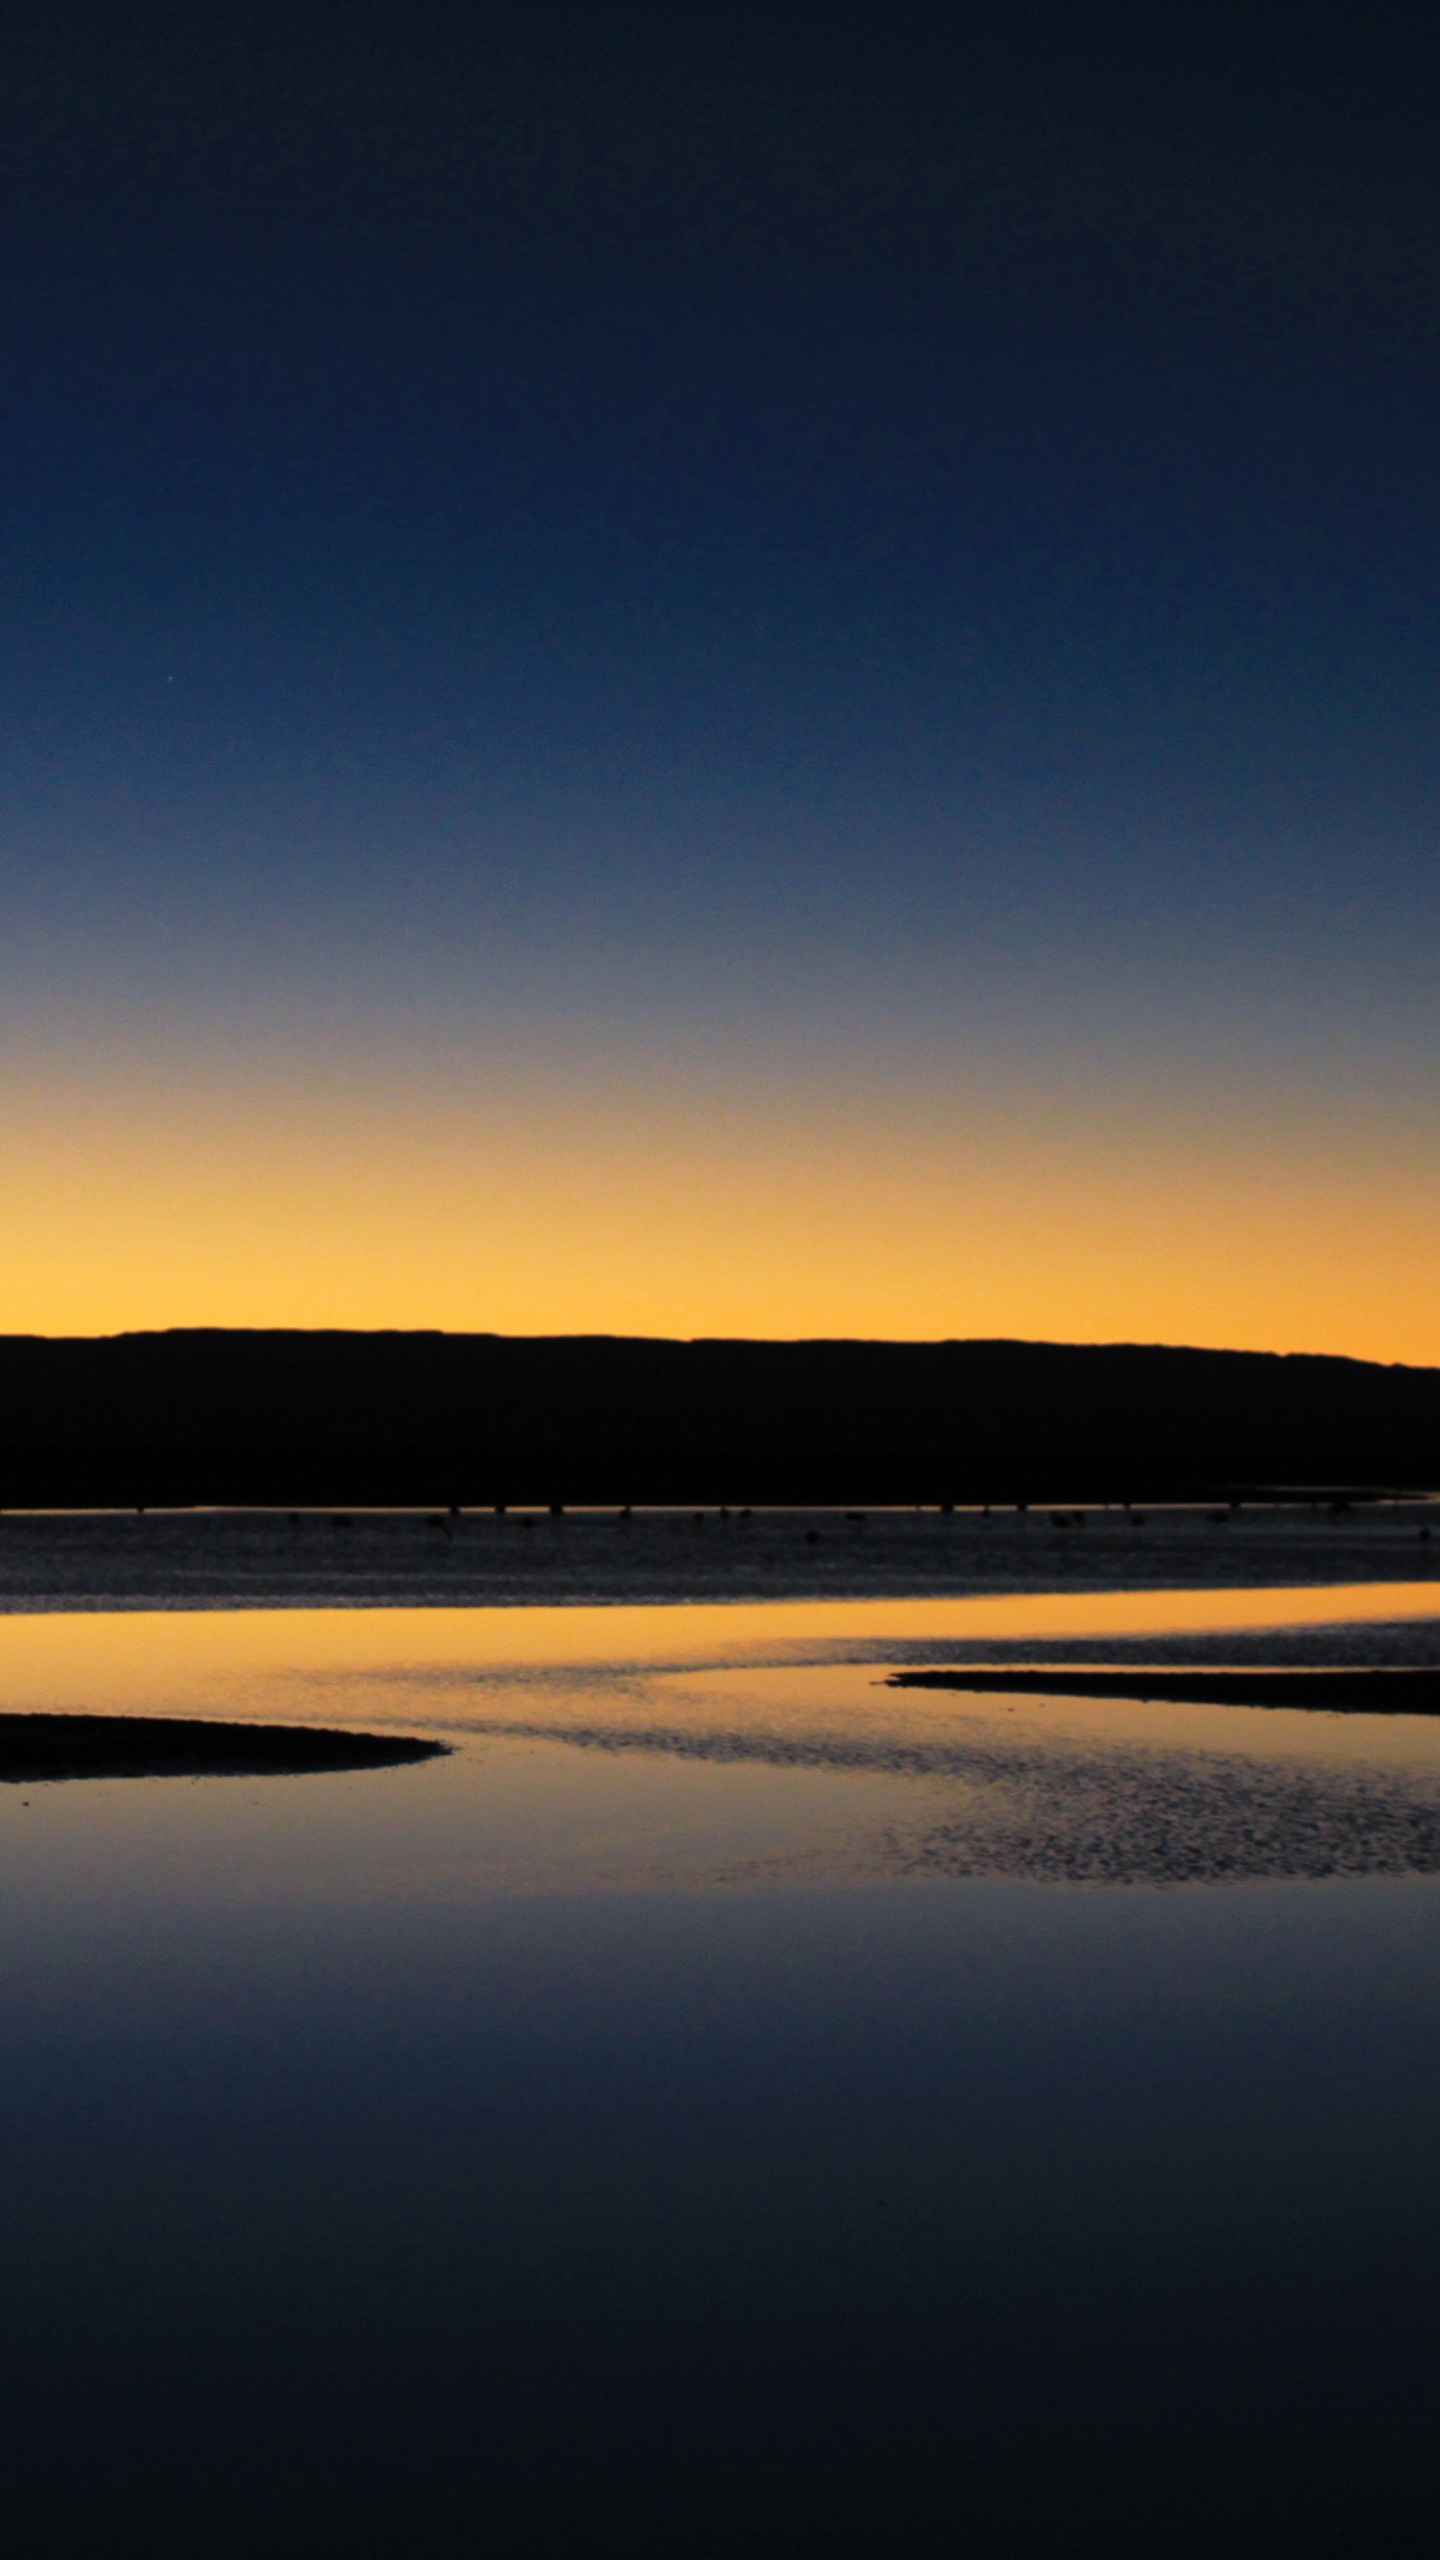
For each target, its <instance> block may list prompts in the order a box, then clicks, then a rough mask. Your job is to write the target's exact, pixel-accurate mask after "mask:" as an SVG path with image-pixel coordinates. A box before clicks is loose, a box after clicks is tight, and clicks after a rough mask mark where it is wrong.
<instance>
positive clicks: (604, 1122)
mask: <svg viewBox="0 0 1440 2560" xmlns="http://www.w3.org/2000/svg"><path fill="white" fill-rule="evenodd" d="M1159 1120H1160V1125H1157V1122H1156V1120H1152V1121H1150V1122H1149V1123H1141V1122H1139V1121H1138V1120H1136V1119H1134V1118H1133V1117H1132V1119H1131V1120H1130V1121H1129V1122H1128V1123H1127V1122H1125V1121H1122V1120H1121V1119H1120V1118H1118V1116H1115V1117H1106V1116H1105V1115H1104V1114H1103V1113H1100V1112H1097V1111H1096V1110H1094V1109H1093V1108H1091V1109H1089V1110H1088V1111H1087V1110H1086V1109H1084V1108H1082V1107H1081V1106H1080V1105H1079V1104H1077V1105H1076V1106H1075V1108H1074V1109H1073V1110H1072V1111H1071V1112H1070V1113H1069V1114H1068V1116H1061V1115H1059V1114H1057V1112H1056V1110H1055V1109H1053V1108H1050V1109H1042V1108H1040V1107H1039V1106H1038V1104H1035V1103H1033V1102H1030V1101H1026V1100H1023V1099H1022V1100H1021V1101H1019V1102H1011V1103H1009V1104H1008V1105H1004V1106H1002V1105H999V1104H995V1103H993V1102H992V1103H991V1104H989V1105H988V1106H987V1107H986V1108H985V1109H984V1110H981V1109H979V1108H969V1109H967V1107H966V1106H965V1104H964V1100H963V1097H962V1098H961V1099H960V1100H957V1101H956V1102H955V1104H954V1105H953V1107H951V1108H950V1109H949V1110H948V1111H939V1110H936V1109H934V1108H931V1109H929V1110H927V1111H921V1112H911V1113H910V1114H908V1115H907V1114H906V1112H905V1111H903V1110H902V1109H901V1108H900V1107H899V1106H898V1105H897V1103H896V1102H895V1099H894V1097H893V1096H891V1097H887V1096H885V1095H883V1094H882V1095H880V1096H879V1097H871V1098H868V1099H867V1100H866V1101H865V1102H864V1103H863V1104H862V1103H857V1102H856V1101H855V1099H854V1097H853V1095H852V1096H851V1097H850V1099H849V1100H846V1099H845V1098H844V1097H842V1098H841V1099H840V1100H839V1101H834V1100H832V1099H829V1098H827V1097H825V1096H823V1095H820V1096H818V1097H817V1093H816V1089H815V1088H814V1086H813V1085H812V1087H811V1088H810V1089H809V1091H808V1093H807V1092H806V1091H804V1090H803V1089H802V1090H801V1092H800V1093H799V1096H798V1098H795V1099H792V1100H790V1101H789V1102H787V1103H783V1104H782V1103H781V1102H778V1101H768V1102H767V1101H762V1102H761V1103H759V1104H755V1103H752V1104H751V1105H750V1106H748V1107H746V1108H744V1109H742V1108H740V1107H739V1106H738V1105H736V1104H734V1103H729V1104H722V1103H715V1102H708V1101H706V1100H705V1099H704V1098H703V1097H702V1098H700V1099H696V1098H694V1097H693V1096H689V1097H687V1096H686V1095H684V1094H683V1093H680V1094H671V1095H666V1094H663V1093H662V1094H658V1095H656V1096H646V1097H644V1098H643V1101H641V1102H637V1100H636V1098H635V1096H634V1095H633V1094H632V1095H630V1096H628V1097H626V1096H621V1097H620V1098H619V1099H617V1098H616V1097H615V1096H614V1095H613V1094H609V1095H607V1093H606V1092H605V1090H604V1089H603V1086H601V1087H598V1088H597V1089H596V1090H595V1091H593V1092H586V1091H583V1090H582V1091H580V1092H579V1093H578V1094H576V1093H573V1092H561V1091H558V1090H556V1089H554V1088H553V1087H552V1088H548V1089H547V1088H545V1087H544V1086H543V1085H540V1084H539V1083H537V1084H536V1086H535V1087H534V1089H532V1090H530V1091H528V1092H527V1091H525V1090H524V1089H523V1088H522V1086H521V1085H520V1084H519V1082H518V1080H512V1082H511V1084H510V1086H509V1088H508V1089H503V1090H502V1089H499V1088H497V1089H496V1090H495V1091H494V1093H493V1097H492V1096H490V1095H488V1094H487V1090H486V1088H485V1087H484V1086H483V1085H482V1086H480V1087H479V1088H478V1090H472V1091H471V1092H469V1093H468V1094H461V1095H460V1096H459V1098H455V1097H454V1096H452V1095H450V1094H447V1093H446V1092H445V1090H444V1089H443V1088H440V1087H437V1089H436V1090H435V1091H434V1092H430V1093H417V1092H415V1091H414V1090H412V1091H409V1092H403V1093H400V1094H393V1093H392V1094H386V1093H385V1092H383V1091H381V1090H380V1089H378V1087H377V1089H376V1090H375V1091H373V1092H372V1093H370V1094H369V1095H365V1094H363V1093H362V1094H357V1093H355V1092H354V1091H353V1090H346V1089H345V1088H344V1086H343V1082H342V1081H340V1080H337V1085H336V1087H335V1088H334V1089H333V1091H332V1093H331V1095H330V1097H329V1098H328V1099H327V1098H326V1097H325V1096H324V1095H321V1096H320V1097H319V1098H318V1099H317V1098H316V1096H315V1094H314V1093H313V1092H312V1093H311V1094H310V1095H309V1096H305V1095H302V1096H301V1097H300V1098H299V1099H295V1098H292V1097H291V1096H290V1095H288V1094H286V1093H284V1092H282V1091H279V1090H271V1091H268V1092H266V1091H257V1090H253V1089H252V1090H250V1091H248V1092H247V1093H245V1094H243V1095H236V1094H234V1093H231V1094H228V1095H226V1094H221V1095H220V1096H218V1097H217V1095H216V1093H215V1091H214V1090H213V1089H211V1090H209V1091H206V1090H205V1089H204V1088H203V1086H197V1087H195V1088H194V1089H193V1090H192V1089H189V1088H187V1089H185V1090H184V1091H182V1092H180V1093H178V1094H177V1093H176V1092H174V1091H172V1092H171V1094H170V1095H169V1096H168V1097H167V1096H165V1095H163V1094H161V1095H157V1094H156V1093H155V1092H154V1091H150V1092H141V1091H138V1090H126V1089H125V1088H124V1087H123V1086H121V1085H117V1086H114V1087H110V1088H107V1087H106V1086H104V1085H103V1083H101V1082H99V1081H98V1080H97V1081H96V1082H94V1083H91V1084H89V1085H87V1086H86V1087H85V1088H83V1089H78V1088H77V1089H74V1090H72V1091H71V1092H70V1093H69V1094H68V1095H66V1096H63V1097H58V1096H55V1095H53V1094H52V1095H50V1096H49V1097H46V1098H45V1099H44V1100H40V1099H37V1098H36V1097H35V1096H33V1095H32V1096H31V1097H30V1099H29V1100H28V1102H27V1101H26V1099H25V1097H23V1096H22V1097H21V1099H20V1102H19V1105H18V1106H17V1107H16V1108H14V1109H12V1110H11V1112H10V1114H9V1115H8V1117H7V1120H6V1123H5V1125H4V1127H3V1129H0V1197H3V1200H4V1243H3V1251H0V1331H3V1332H7V1333H26V1332H31V1333H43V1334H102V1333H115V1332H122V1331H127V1330H135V1329H144V1328H150V1327H165V1326H171V1325H205V1324H209V1325H240V1326H266V1325H294V1326H302V1327H304V1326H342V1327H351V1326H353V1327H369V1326H377V1327H378V1326H397V1327H407V1326H434V1327H439V1328H441V1329H443V1330H446V1331H452V1332H461V1331H491V1332H499V1333H531V1334H535V1333H589V1332H607V1333H627V1334H652V1335H653V1334H660V1335H670V1336H681V1337H684V1336H693V1335H705V1334H708V1335H735V1336H739V1335H748V1336H759V1337H769V1338H776V1339H785V1338H795V1337H798V1336H821V1335H830V1336H835V1335H849V1336H868V1337H875V1338H889V1339H908V1340H935V1339H937V1338H943V1337H951V1338H955V1337H965V1336H970V1337H974V1336H995V1335H1007V1336H1012V1337H1017V1338H1022V1339H1048V1340H1059V1341H1121V1340H1129V1341H1149V1342H1156V1341H1168V1342H1189V1343H1197V1344H1213V1345H1221V1346H1227V1347H1234V1348H1250V1349H1260V1350H1277V1351H1324V1352H1335V1353H1348V1354H1350V1355H1351V1356H1353V1357H1358V1358H1365V1359H1375V1360H1384V1361H1395V1360H1399V1361H1407V1362H1411V1363H1414V1364H1417V1365H1430V1364H1432V1363H1436V1362H1440V1313H1437V1304H1436V1292H1435V1279H1434V1274H1435V1270H1436V1267H1437V1262H1440V1185H1437V1184H1436V1182H1435V1180H1434V1178H1433V1170H1432V1168H1431V1166H1430V1165H1429V1164H1428V1163H1427V1162H1426V1150H1425V1147H1424V1145H1423V1143H1420V1144H1417V1143H1416V1141H1415V1138H1414V1136H1413V1135H1412V1137H1411V1140H1410V1142H1409V1145H1408V1148H1407V1145H1406V1143H1405V1142H1404V1139H1403V1136H1402V1138H1399V1139H1395V1138H1393V1137H1392V1140H1391V1142H1390V1143H1389V1144H1388V1146H1387V1147H1385V1148H1382V1147H1380V1146H1379V1145H1378V1144H1377V1143H1376V1142H1375V1141H1374V1139H1373V1135H1372V1134H1370V1133H1367V1132H1366V1131H1365V1130H1364V1128H1363V1127H1357V1128H1356V1129H1354V1130H1352V1131H1351V1132H1349V1133H1348V1135H1347V1134H1346V1133H1343V1132H1342V1133H1338V1134H1337V1133H1336V1132H1335V1131H1334V1129H1333V1128H1326V1129H1316V1128H1309V1127H1305V1126H1303V1125H1302V1126H1301V1127H1299V1128H1291V1129H1289V1130H1286V1129H1284V1128H1275V1127H1272V1128H1270V1129H1268V1130H1264V1131H1260V1132H1255V1131H1250V1132H1242V1133H1240V1135H1239V1136H1237V1134H1236V1132H1235V1131H1234V1130H1233V1129H1232V1130H1229V1131H1226V1130H1224V1129H1220V1130H1217V1129H1216V1128H1215V1127H1214V1125H1213V1124H1212V1123H1209V1122H1207V1121H1206V1120H1205V1119H1204V1117H1203V1116H1202V1115H1201V1114H1200V1113H1199V1112H1197V1113H1196V1114H1195V1115H1193V1116H1192V1117H1191V1118H1190V1119H1188V1120H1186V1119H1185V1118H1184V1117H1182V1116H1181V1115H1180V1114H1179V1113H1178V1112H1173V1111H1172V1112H1170V1113H1169V1114H1165V1113H1163V1112H1162V1113H1161V1114H1160V1115H1159Z"/></svg>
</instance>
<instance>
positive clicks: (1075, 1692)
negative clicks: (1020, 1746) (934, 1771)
mask: <svg viewBox="0 0 1440 2560" xmlns="http://www.w3.org/2000/svg"><path fill="white" fill-rule="evenodd" d="M885 1685H886V1687H887V1688H890V1689H965V1690H980V1691H999V1692H1001V1693H1002V1694H1005V1695H1009V1696H1012V1697H1018V1696H1024V1697H1032V1698H1033V1697H1037V1696H1039V1697H1047V1698H1139V1699H1153V1700H1156V1701H1159V1702H1164V1701H1167V1700H1168V1701H1170V1702H1172V1703H1173V1704H1175V1705H1177V1706H1194V1707H1301V1708H1311V1709H1321V1710H1323V1711H1324V1712H1325V1713H1327V1714H1331V1715H1336V1714H1338V1715H1367V1716H1375V1715H1380V1716H1386V1715H1399V1716H1433V1715H1440V1671H1412V1670H1407V1669H1396V1670H1387V1671H1267V1670H1263V1669H1261V1670H1255V1671H1058V1670H1052V1669H1051V1667H1050V1665H1049V1664H1048V1663H1037V1664H1035V1666H1034V1668H1033V1669H1031V1670H1022V1671H1016V1670H1005V1671H976V1670H972V1669H971V1668H970V1667H969V1666H968V1665H966V1666H965V1667H964V1668H957V1669H955V1670H952V1671H896V1672H894V1673H892V1674H891V1676H890V1678H889V1679H888V1680H887V1682H886V1683H885Z"/></svg>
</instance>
